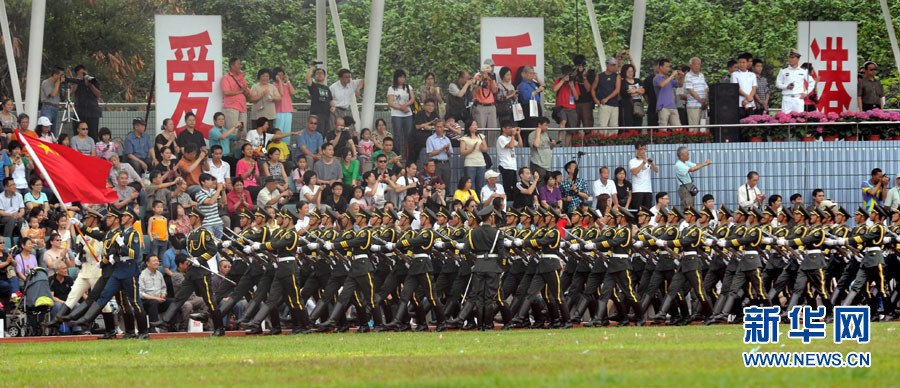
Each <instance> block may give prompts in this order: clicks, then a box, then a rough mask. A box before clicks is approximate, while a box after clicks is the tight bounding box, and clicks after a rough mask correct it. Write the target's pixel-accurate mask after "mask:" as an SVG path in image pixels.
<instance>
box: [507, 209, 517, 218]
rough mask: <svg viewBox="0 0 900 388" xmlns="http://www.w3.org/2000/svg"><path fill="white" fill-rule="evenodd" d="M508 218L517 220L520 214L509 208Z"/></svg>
mask: <svg viewBox="0 0 900 388" xmlns="http://www.w3.org/2000/svg"><path fill="white" fill-rule="evenodd" d="M506 216H507V217H516V218H518V217H519V213H518V212H516V209H513V208H509V209H506Z"/></svg>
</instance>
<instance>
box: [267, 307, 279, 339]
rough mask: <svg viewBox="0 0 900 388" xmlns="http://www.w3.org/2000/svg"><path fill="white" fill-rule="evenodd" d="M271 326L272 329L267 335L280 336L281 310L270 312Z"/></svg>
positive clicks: (275, 309) (274, 309)
mask: <svg viewBox="0 0 900 388" xmlns="http://www.w3.org/2000/svg"><path fill="white" fill-rule="evenodd" d="M269 324H270V325H272V328H271V329H269V332H268V333H266V335H279V334H281V309H280V308H273V309H271V310H269Z"/></svg>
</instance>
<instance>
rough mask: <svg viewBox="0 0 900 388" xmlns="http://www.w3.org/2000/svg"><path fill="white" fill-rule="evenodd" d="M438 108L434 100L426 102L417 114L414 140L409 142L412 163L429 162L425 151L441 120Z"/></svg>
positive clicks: (413, 134)
mask: <svg viewBox="0 0 900 388" xmlns="http://www.w3.org/2000/svg"><path fill="white" fill-rule="evenodd" d="M436 107H437V104H435V101H434V100H426V101H425V103H424V104H423V105H422V110H421V111H419V113H418V114H416V117H415V121H414V123H415V131H413V133H412V139H411V140H410V142H409V155H410V160H411V161H415V162H416V163H419V164H421V163H424V162H425V160H427V158H426V155H425V153H424V152H423V151H426V150H425V146H426V145H427V142H428V138H429V137H430V136H431V134H432V133H434V127H435V124H436V123H437V122H438V121H439V120H440V117H439V116H438V113H437V110H436ZM479 122H480V121H479ZM413 158H415V159H413Z"/></svg>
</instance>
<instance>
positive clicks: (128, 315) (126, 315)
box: [122, 307, 138, 339]
mask: <svg viewBox="0 0 900 388" xmlns="http://www.w3.org/2000/svg"><path fill="white" fill-rule="evenodd" d="M122 326H125V335H123V336H122V339H135V338H137V337H138V336H137V334H135V333H134V313H133V312H132V311H131V309H130V308H128V307H126V308H125V309H124V311H123V312H122Z"/></svg>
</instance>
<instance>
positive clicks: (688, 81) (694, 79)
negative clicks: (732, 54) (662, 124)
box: [684, 71, 709, 108]
mask: <svg viewBox="0 0 900 388" xmlns="http://www.w3.org/2000/svg"><path fill="white" fill-rule="evenodd" d="M688 90H693V91H694V93H697V96H698V97H700V98H701V99H705V98H706V94H707V90H709V86H708V85H707V84H706V78H705V77H703V73H697V74H694V72H693V71H689V72H688V73H687V74H686V75H685V76H684V92H685V94H687V104H685V105H686V107H688V108H700V101H697V99H696V98H694V95H692V94H691V93H690V92H688Z"/></svg>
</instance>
